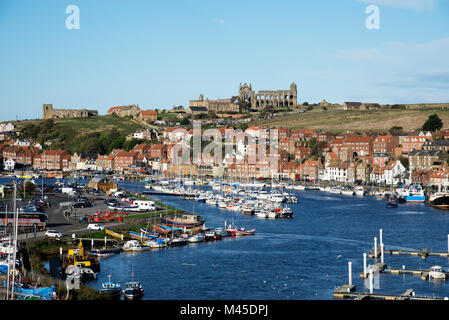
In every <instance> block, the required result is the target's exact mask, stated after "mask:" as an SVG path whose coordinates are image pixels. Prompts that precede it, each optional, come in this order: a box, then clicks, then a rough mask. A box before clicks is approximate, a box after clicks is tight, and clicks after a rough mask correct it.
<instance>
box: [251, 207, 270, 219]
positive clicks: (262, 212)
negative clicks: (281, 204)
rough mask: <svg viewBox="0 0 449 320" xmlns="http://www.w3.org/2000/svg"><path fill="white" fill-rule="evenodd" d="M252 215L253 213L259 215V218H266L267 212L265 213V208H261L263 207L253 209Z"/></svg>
mask: <svg viewBox="0 0 449 320" xmlns="http://www.w3.org/2000/svg"><path fill="white" fill-rule="evenodd" d="M254 215H255V216H256V217H259V218H262V219H265V218H268V213H267V211H265V210H263V209H257V210H255V211H254Z"/></svg>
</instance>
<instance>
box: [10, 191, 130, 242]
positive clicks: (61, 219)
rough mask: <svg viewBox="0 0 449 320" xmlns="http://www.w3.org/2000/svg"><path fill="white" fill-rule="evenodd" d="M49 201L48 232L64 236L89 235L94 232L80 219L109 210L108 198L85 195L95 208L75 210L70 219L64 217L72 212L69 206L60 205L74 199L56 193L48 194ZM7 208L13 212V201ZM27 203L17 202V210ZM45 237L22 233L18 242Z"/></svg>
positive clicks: (46, 210) (47, 210)
mask: <svg viewBox="0 0 449 320" xmlns="http://www.w3.org/2000/svg"><path fill="white" fill-rule="evenodd" d="M47 196H48V201H49V206H48V207H47V208H46V209H45V212H46V213H47V216H48V220H47V230H48V229H54V230H57V231H59V232H61V233H62V234H63V235H67V236H71V235H72V234H73V233H75V234H76V235H79V234H83V233H89V232H92V231H90V230H87V225H88V224H87V223H80V222H79V219H80V218H81V217H84V216H85V215H86V214H87V215H90V214H93V213H95V212H96V211H97V210H101V211H104V210H107V209H108V208H107V206H106V205H105V204H104V200H105V199H106V196H104V197H98V196H90V195H85V194H84V195H83V196H86V197H87V198H89V199H90V200H92V201H93V203H94V206H93V207H89V208H73V209H72V213H71V214H70V216H69V217H66V216H65V215H64V211H66V210H68V211H70V208H68V207H67V206H63V207H61V206H60V203H65V202H73V200H74V199H73V198H70V197H68V196H67V195H65V194H61V193H56V194H48V195H47ZM3 202H4V203H5V206H7V208H8V211H12V208H13V203H12V201H11V200H4V201H3ZM26 202H27V201H18V202H17V208H20V207H22V206H24V205H25V204H26ZM121 224H123V223H121V222H109V223H102V225H104V226H105V227H116V226H119V225H121ZM44 235H45V231H39V232H37V233H36V234H34V232H31V233H27V234H24V233H20V234H19V237H18V240H19V241H20V240H25V239H27V238H28V239H30V238H42V237H44Z"/></svg>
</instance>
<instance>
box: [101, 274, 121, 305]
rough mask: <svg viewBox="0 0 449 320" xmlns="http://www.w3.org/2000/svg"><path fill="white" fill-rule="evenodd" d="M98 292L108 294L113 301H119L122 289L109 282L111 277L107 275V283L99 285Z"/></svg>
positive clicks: (117, 284) (118, 285)
mask: <svg viewBox="0 0 449 320" xmlns="http://www.w3.org/2000/svg"><path fill="white" fill-rule="evenodd" d="M100 292H102V293H106V294H108V295H109V296H110V297H111V298H113V299H119V298H120V295H121V294H122V288H121V286H120V284H119V283H116V282H112V281H111V275H108V281H105V282H103V283H102V284H101V289H100Z"/></svg>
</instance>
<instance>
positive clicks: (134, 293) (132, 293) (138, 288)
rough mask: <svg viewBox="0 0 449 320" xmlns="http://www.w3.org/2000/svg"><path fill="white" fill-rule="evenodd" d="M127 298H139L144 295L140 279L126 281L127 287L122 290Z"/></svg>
mask: <svg viewBox="0 0 449 320" xmlns="http://www.w3.org/2000/svg"><path fill="white" fill-rule="evenodd" d="M122 293H123V295H124V296H125V298H126V299H129V300H137V299H140V298H141V297H142V296H143V287H142V284H141V283H140V282H139V281H130V282H127V283H126V287H125V289H123V291H122Z"/></svg>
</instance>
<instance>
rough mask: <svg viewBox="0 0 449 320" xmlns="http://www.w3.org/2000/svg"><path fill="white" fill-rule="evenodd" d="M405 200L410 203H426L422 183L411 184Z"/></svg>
mask: <svg viewBox="0 0 449 320" xmlns="http://www.w3.org/2000/svg"><path fill="white" fill-rule="evenodd" d="M405 201H407V202H410V203H424V202H425V201H426V196H425V194H424V190H423V188H422V187H421V185H419V184H413V185H410V186H409V187H408V188H407V189H406V191H405Z"/></svg>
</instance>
